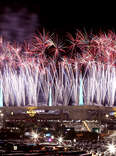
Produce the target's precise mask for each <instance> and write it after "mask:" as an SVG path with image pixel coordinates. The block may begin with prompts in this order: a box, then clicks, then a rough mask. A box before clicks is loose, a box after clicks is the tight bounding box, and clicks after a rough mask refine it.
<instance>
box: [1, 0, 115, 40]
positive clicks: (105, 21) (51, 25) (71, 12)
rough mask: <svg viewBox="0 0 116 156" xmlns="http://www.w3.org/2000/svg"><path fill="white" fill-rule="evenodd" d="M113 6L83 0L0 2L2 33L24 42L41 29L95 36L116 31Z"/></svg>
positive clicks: (8, 0)
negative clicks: (85, 33)
mask: <svg viewBox="0 0 116 156" xmlns="http://www.w3.org/2000/svg"><path fill="white" fill-rule="evenodd" d="M63 2H64V3H63ZM111 5H112V6H113V4H110V3H109V2H108V3H107V2H105V3H104V4H101V2H99V1H93V2H90V1H89V3H88V2H86V3H85V1H84V0H83V1H82V0H81V1H77V3H76V2H74V1H39V0H38V1H37V0H30V1H29V0H19V1H17V0H1V1H0V34H1V35H2V36H4V38H5V39H7V40H11V41H19V42H23V40H28V39H29V38H31V36H32V34H33V33H34V32H37V31H38V30H40V29H42V28H45V29H46V30H47V31H50V32H57V33H59V35H60V34H63V35H64V34H65V33H66V32H71V33H73V32H75V31H76V29H80V30H83V31H86V32H90V31H92V32H93V33H97V32H98V31H100V30H102V31H107V30H108V29H111V30H113V31H115V29H116V24H115V9H114V8H113V7H112V6H111ZM114 6H115V5H114ZM112 18H113V20H112Z"/></svg>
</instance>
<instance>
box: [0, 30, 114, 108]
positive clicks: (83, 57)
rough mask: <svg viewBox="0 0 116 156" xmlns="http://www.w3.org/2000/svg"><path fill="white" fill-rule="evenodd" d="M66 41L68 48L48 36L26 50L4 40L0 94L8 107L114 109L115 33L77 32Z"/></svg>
mask: <svg viewBox="0 0 116 156" xmlns="http://www.w3.org/2000/svg"><path fill="white" fill-rule="evenodd" d="M68 40H69V43H68V45H66V43H65V42H62V41H61V40H60V39H59V37H58V36H57V35H54V37H53V35H50V34H49V33H46V32H45V30H43V32H42V33H38V35H36V36H34V38H33V39H32V41H30V42H29V43H27V42H25V43H24V45H18V44H16V43H15V44H13V43H9V42H5V41H3V39H2V38H1V39H0V82H1V86H2V87H1V88H0V89H1V90H0V92H1V93H0V94H1V97H2V96H3V98H2V99H3V100H4V101H3V102H4V105H5V106H27V105H33V106H40V105H50V106H51V105H54V106H56V105H64V106H65V105H69V104H70V103H71V105H79V104H80V102H79V101H80V100H81V101H84V104H87V105H91V104H92V105H93V104H96V105H99V106H101V105H105V106H114V105H115V95H116V80H115V78H116V68H115V62H116V61H115V60H116V35H115V33H113V32H111V31H109V32H108V33H107V34H105V33H100V34H98V35H91V34H90V35H89V34H87V33H85V34H84V33H82V32H80V31H77V33H76V35H75V37H73V36H72V35H71V34H69V35H68ZM64 45H65V47H64ZM70 101H71V102H70ZM82 103H83V102H82Z"/></svg>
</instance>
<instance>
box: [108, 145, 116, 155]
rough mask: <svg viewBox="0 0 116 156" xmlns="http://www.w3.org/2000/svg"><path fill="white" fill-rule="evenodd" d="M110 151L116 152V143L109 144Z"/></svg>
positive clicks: (111, 152)
mask: <svg viewBox="0 0 116 156" xmlns="http://www.w3.org/2000/svg"><path fill="white" fill-rule="evenodd" d="M107 147H108V149H107V150H108V152H110V154H115V152H116V146H115V145H114V144H109V145H108V146H107Z"/></svg>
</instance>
